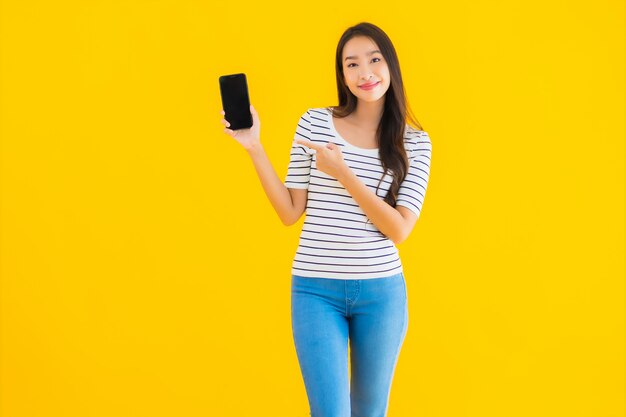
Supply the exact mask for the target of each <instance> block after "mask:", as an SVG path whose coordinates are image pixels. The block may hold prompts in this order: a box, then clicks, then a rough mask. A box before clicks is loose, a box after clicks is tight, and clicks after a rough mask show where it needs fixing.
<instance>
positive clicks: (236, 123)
mask: <svg viewBox="0 0 626 417" xmlns="http://www.w3.org/2000/svg"><path fill="white" fill-rule="evenodd" d="M220 94H221V96H222V109H223V110H224V113H225V114H224V119H226V120H227V121H228V122H229V123H230V126H228V128H229V129H232V130H239V129H248V128H250V127H252V113H250V96H249V95H248V82H247V79H246V74H244V73H239V74H229V75H222V76H221V77H220Z"/></svg>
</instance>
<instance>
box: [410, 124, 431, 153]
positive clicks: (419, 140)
mask: <svg viewBox="0 0 626 417" xmlns="http://www.w3.org/2000/svg"><path fill="white" fill-rule="evenodd" d="M404 148H405V149H406V151H407V155H408V156H409V159H410V158H412V157H413V156H415V154H416V153H418V152H423V151H428V152H430V151H431V150H432V143H431V141H430V136H429V135H428V132H426V131H425V130H419V129H416V128H414V127H413V126H410V125H408V124H407V125H406V128H405V132H404Z"/></svg>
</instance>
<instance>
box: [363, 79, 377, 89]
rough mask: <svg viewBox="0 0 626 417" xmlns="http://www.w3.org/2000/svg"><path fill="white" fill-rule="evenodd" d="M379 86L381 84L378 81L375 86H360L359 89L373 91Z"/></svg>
mask: <svg viewBox="0 0 626 417" xmlns="http://www.w3.org/2000/svg"><path fill="white" fill-rule="evenodd" d="M378 84H380V81H378V82H377V83H374V84H366V85H360V86H359V88H361V89H363V90H371V89H372V88H374V87H376V86H377V85H378Z"/></svg>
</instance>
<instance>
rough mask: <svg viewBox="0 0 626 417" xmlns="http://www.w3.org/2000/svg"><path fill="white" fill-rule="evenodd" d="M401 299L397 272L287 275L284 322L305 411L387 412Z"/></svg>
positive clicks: (402, 317)
mask: <svg viewBox="0 0 626 417" xmlns="http://www.w3.org/2000/svg"><path fill="white" fill-rule="evenodd" d="M407 302H408V298H407V291H406V282H405V280H404V275H403V274H402V273H399V274H396V275H392V276H390V277H385V278H373V279H355V280H352V279H350V280H345V279H328V278H309V277H300V276H296V275H292V277H291V322H292V330H293V337H294V343H295V348H296V353H297V357H298V362H299V364H300V370H301V371H302V377H303V380H304V386H305V389H306V393H307V397H308V401H309V407H310V414H311V417H384V416H386V415H387V408H388V404H389V395H390V392H391V381H392V379H393V374H394V371H395V367H396V363H397V360H398V356H399V354H400V348H401V347H402V343H403V342H404V338H405V336H406V332H407V327H408V304H407ZM348 341H349V342H350V378H349V379H348Z"/></svg>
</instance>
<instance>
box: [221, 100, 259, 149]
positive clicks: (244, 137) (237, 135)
mask: <svg viewBox="0 0 626 417" xmlns="http://www.w3.org/2000/svg"><path fill="white" fill-rule="evenodd" d="M221 113H222V116H223V115H224V114H225V113H224V110H222V111H221ZM250 113H252V127H250V128H248V129H239V130H232V129H228V127H229V126H230V123H229V122H228V120H226V119H222V124H223V125H224V126H225V127H226V128H225V129H224V133H226V134H228V135H230V136H231V137H232V138H234V139H235V140H236V141H237V142H239V143H240V144H241V146H243V147H244V149H245V150H246V151H250V150H252V149H255V148H258V147H260V145H261V138H260V136H261V121H260V120H259V115H258V114H257V112H256V110H255V109H254V106H252V104H250Z"/></svg>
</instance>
